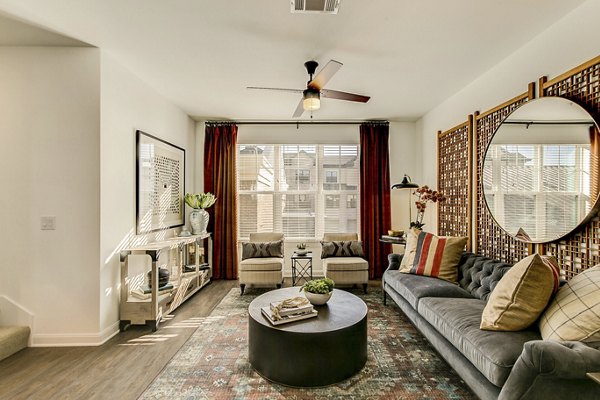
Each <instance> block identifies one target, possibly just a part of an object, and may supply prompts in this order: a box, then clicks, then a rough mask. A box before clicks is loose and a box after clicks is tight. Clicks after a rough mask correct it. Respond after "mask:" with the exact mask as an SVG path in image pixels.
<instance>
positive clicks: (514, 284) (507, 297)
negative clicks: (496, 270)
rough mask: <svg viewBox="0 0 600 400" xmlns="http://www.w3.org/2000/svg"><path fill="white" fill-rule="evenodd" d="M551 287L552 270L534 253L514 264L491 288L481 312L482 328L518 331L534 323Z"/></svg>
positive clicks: (545, 304) (552, 287)
mask: <svg viewBox="0 0 600 400" xmlns="http://www.w3.org/2000/svg"><path fill="white" fill-rule="evenodd" d="M553 289H554V277H553V274H552V271H551V269H550V268H549V267H548V266H547V265H546V264H545V263H544V262H543V261H542V259H541V257H540V256H539V255H537V254H533V255H531V256H529V257H526V258H524V259H522V260H521V261H519V262H518V263H516V264H515V265H513V266H512V267H511V268H510V269H509V270H508V272H507V273H506V274H505V275H504V276H503V277H502V279H500V282H498V284H497V285H496V287H495V288H494V291H493V292H492V294H491V295H490V298H489V300H488V302H487V304H486V305H485V308H484V309H483V314H482V315H481V326H480V327H481V329H483V330H488V331H520V330H523V329H525V328H527V327H529V326H530V325H531V324H533V323H534V322H535V321H536V320H537V319H538V317H539V316H540V314H541V313H542V312H543V311H544V309H545V308H546V306H547V305H548V301H550V296H551V295H552V290H553Z"/></svg>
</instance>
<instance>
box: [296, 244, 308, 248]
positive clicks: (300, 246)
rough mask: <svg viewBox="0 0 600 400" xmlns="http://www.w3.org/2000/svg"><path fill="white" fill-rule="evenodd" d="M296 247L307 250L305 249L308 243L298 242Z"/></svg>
mask: <svg viewBox="0 0 600 400" xmlns="http://www.w3.org/2000/svg"><path fill="white" fill-rule="evenodd" d="M296 248H297V249H298V250H305V249H306V243H298V244H297V245H296Z"/></svg>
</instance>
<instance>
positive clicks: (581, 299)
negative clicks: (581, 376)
mask: <svg viewBox="0 0 600 400" xmlns="http://www.w3.org/2000/svg"><path fill="white" fill-rule="evenodd" d="M598 315H600V265H597V266H595V267H593V268H590V269H587V270H585V271H583V272H581V273H579V274H578V275H577V276H575V277H573V278H572V279H571V280H570V281H568V282H567V283H566V284H565V285H564V286H563V287H561V288H560V290H559V291H558V293H557V294H556V296H555V297H554V300H552V302H551V303H550V306H549V307H548V309H547V310H546V311H545V312H544V314H543V315H542V318H541V319H540V324H539V325H540V332H541V334H542V339H544V340H548V339H553V340H575V341H581V342H597V341H600V318H598Z"/></svg>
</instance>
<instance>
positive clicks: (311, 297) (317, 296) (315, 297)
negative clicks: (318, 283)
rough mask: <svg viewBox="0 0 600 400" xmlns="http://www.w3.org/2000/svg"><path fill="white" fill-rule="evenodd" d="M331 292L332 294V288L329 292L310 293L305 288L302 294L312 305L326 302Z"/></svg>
mask: <svg viewBox="0 0 600 400" xmlns="http://www.w3.org/2000/svg"><path fill="white" fill-rule="evenodd" d="M332 294H333V290H332V291H331V292H329V293H324V294H321V293H311V292H307V291H306V290H305V291H304V296H306V299H307V300H308V301H309V302H310V304H312V305H313V306H322V305H323V304H325V303H327V302H328V301H329V299H330V298H331V295H332Z"/></svg>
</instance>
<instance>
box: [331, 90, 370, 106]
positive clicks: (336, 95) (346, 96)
mask: <svg viewBox="0 0 600 400" xmlns="http://www.w3.org/2000/svg"><path fill="white" fill-rule="evenodd" d="M321 96H323V97H327V98H328V99H338V100H348V101H357V102H359V103H366V102H367V101H369V99H370V97H369V96H363V95H360V94H353V93H346V92H339V91H337V90H329V89H322V90H321Z"/></svg>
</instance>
